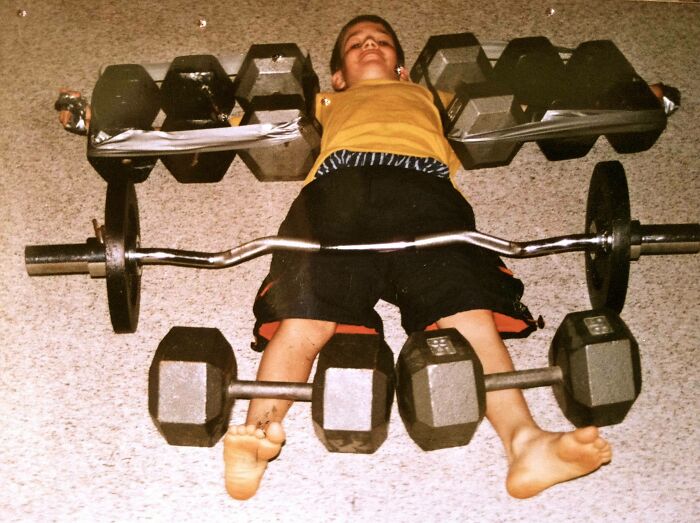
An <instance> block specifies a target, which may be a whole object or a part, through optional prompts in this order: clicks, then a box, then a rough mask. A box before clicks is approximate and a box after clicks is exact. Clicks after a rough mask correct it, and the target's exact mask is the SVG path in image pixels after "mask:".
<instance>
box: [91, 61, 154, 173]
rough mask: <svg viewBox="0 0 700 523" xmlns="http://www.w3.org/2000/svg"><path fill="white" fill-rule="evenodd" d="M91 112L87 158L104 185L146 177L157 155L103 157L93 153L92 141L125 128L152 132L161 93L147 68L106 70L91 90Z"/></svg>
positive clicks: (124, 67)
mask: <svg viewBox="0 0 700 523" xmlns="http://www.w3.org/2000/svg"><path fill="white" fill-rule="evenodd" d="M91 109H92V119H91V120H90V130H89V136H88V149H87V157H88V161H89V162H90V164H91V165H92V166H93V168H94V169H95V170H96V171H97V172H98V173H99V174H100V176H102V177H103V178H104V179H105V180H106V181H107V182H111V181H115V180H124V179H129V180H131V181H133V182H142V181H144V180H145V179H146V178H148V175H149V174H150V172H151V170H152V169H153V167H154V166H155V164H156V162H157V161H158V157H157V156H132V157H129V156H124V157H118V158H114V157H110V158H105V157H100V156H94V155H93V154H92V153H93V151H94V146H93V142H94V140H95V139H96V137H97V136H98V135H101V134H102V133H105V134H107V135H110V136H113V135H115V134H118V133H120V132H122V131H126V130H128V129H141V130H145V131H148V130H151V129H152V125H153V121H154V120H155V117H156V115H157V114H158V111H159V110H160V92H159V90H158V86H156V83H155V82H154V81H153V78H151V76H150V75H149V74H148V72H146V69H144V68H143V66H140V65H134V64H121V65H110V66H109V67H107V68H105V70H104V71H103V72H102V74H101V75H100V78H99V79H98V80H97V83H96V84H95V88H94V89H93V91H92V103H91Z"/></svg>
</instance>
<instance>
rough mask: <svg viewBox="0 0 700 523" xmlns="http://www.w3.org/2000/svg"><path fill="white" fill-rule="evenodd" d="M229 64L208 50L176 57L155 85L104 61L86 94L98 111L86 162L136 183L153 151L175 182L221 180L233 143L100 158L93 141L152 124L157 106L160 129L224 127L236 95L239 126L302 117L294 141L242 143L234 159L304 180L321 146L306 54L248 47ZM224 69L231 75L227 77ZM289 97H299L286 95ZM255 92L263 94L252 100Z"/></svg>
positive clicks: (266, 177) (268, 177) (282, 47)
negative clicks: (222, 146)
mask: <svg viewBox="0 0 700 523" xmlns="http://www.w3.org/2000/svg"><path fill="white" fill-rule="evenodd" d="M228 65H229V66H231V64H228ZM229 68H230V69H231V70H230V71H227V70H225V69H224V67H223V66H222V65H221V63H220V62H219V60H218V59H217V58H216V57H214V56H211V55H191V56H179V57H176V58H175V59H174V60H173V62H172V63H171V64H170V66H169V68H168V70H167V72H166V73H165V75H164V77H163V78H162V85H161V87H160V90H159V89H158V86H157V85H156V82H155V80H154V79H153V78H152V77H151V76H150V75H149V73H148V71H147V69H146V68H144V67H143V66H140V65H114V66H109V67H107V68H106V69H105V70H104V72H103V74H102V75H101V76H100V78H99V79H98V81H97V83H96V85H95V89H94V91H93V95H92V98H93V105H94V104H96V105H97V108H98V109H97V111H96V112H95V111H93V114H94V116H93V120H92V123H91V130H90V133H89V139H88V159H89V161H90V163H91V164H92V165H93V167H95V169H96V170H97V171H98V173H100V175H102V177H103V178H105V180H107V181H108V182H110V181H115V180H120V179H124V178H127V179H129V180H131V181H132V182H135V183H138V182H142V181H144V180H145V179H146V178H147V177H148V175H149V174H150V171H151V170H152V169H153V166H154V165H155V163H156V162H157V159H158V157H159V156H160V157H161V159H162V160H163V163H164V165H165V166H166V167H167V168H168V170H169V171H170V172H171V173H172V174H173V176H174V177H175V178H176V179H177V180H178V181H180V182H183V183H193V182H217V181H220V180H221V179H222V178H223V176H224V175H225V174H226V171H227V170H228V168H229V166H230V164H231V162H232V161H233V158H234V156H235V153H236V151H235V150H234V149H233V146H232V147H231V148H230V149H227V150H215V151H199V152H195V153H190V152H185V153H183V152H173V151H167V150H156V151H154V154H153V155H148V156H144V155H143V153H140V154H138V155H129V154H128V153H125V154H124V155H123V156H118V157H105V156H104V155H101V154H100V152H99V151H98V150H97V147H96V144H97V143H98V142H101V141H104V139H105V137H106V136H114V135H117V134H119V133H121V132H122V131H126V130H129V129H139V130H143V131H150V130H152V125H153V122H154V119H155V117H156V115H157V114H158V111H159V109H160V107H161V105H162V108H163V111H164V112H165V114H166V115H167V116H166V118H165V121H164V122H163V125H162V127H161V129H160V130H161V131H163V132H177V131H185V130H203V131H204V130H206V129H213V128H218V127H228V126H229V123H228V118H229V116H230V114H231V113H232V110H233V107H234V104H235V100H238V102H239V104H240V105H241V107H242V108H243V109H244V110H245V114H244V116H243V119H242V120H241V124H242V125H245V124H248V123H263V122H265V123H287V122H290V121H292V120H294V118H295V117H297V116H301V117H302V122H301V123H300V131H301V136H300V137H298V138H297V139H295V140H293V141H292V142H285V143H282V144H279V143H276V144H266V147H255V148H246V149H243V150H242V151H241V157H242V159H243V160H244V162H245V163H246V165H248V167H249V168H250V169H251V170H252V171H253V172H254V174H255V176H256V177H257V178H258V179H259V180H261V181H281V180H301V179H303V178H304V177H305V176H306V175H307V174H308V169H309V168H310V166H311V165H312V164H313V161H314V160H315V158H316V156H317V155H318V146H319V144H320V127H319V125H318V123H317V122H316V121H315V118H314V97H315V94H316V93H317V92H318V91H319V82H318V77H317V76H316V74H315V72H314V70H313V66H312V64H311V59H310V57H309V56H308V53H304V52H302V51H301V50H300V49H299V47H298V46H297V45H296V44H263V45H253V46H251V48H250V50H249V51H248V53H247V54H246V55H245V57H244V58H243V59H242V61H241V62H240V65H239V66H238V67H237V68H235V67H234V68H233V69H232V68H231V67H229ZM234 69H235V70H234ZM230 74H235V78H234V80H233V81H232V80H231V78H230V77H229V75H230ZM159 79H160V78H159ZM294 96H296V97H297V98H299V99H301V102H298V100H297V99H293V100H292V97H294ZM257 97H261V98H262V100H261V101H259V102H258V103H257V105H255V106H254V105H253V103H254V100H255V99H256V98H257ZM141 112H143V114H140V113H141ZM105 115H107V116H108V117H109V118H106V117H105ZM258 145H259V144H258ZM134 147H135V148H136V149H139V148H141V149H142V147H143V146H134ZM218 149H220V148H218ZM309 158H311V160H309ZM272 159H274V160H276V161H272ZM307 166H308V168H307Z"/></svg>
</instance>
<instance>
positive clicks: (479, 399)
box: [396, 329, 486, 450]
mask: <svg viewBox="0 0 700 523" xmlns="http://www.w3.org/2000/svg"><path fill="white" fill-rule="evenodd" d="M396 372H397V378H398V381H397V389H396V392H397V401H398V406H399V413H400V414H401V418H402V419H403V422H404V425H405V426H406V430H407V431H408V434H409V436H410V437H411V439H413V441H415V442H416V443H417V444H418V446H419V447H420V448H422V449H423V450H435V449H442V448H446V447H456V446H459V445H466V444H467V443H469V441H470V440H471V438H472V436H473V435H474V432H475V431H476V428H477V427H478V425H479V423H480V422H481V420H482V419H483V417H484V413H485V409H486V392H485V390H484V373H483V369H482V367H481V362H480V361H479V359H478V358H477V356H476V353H475V352H474V349H473V348H472V347H471V345H469V343H468V342H467V340H465V339H464V337H463V336H462V335H461V334H460V333H459V332H458V331H457V330H455V329H441V330H436V331H429V332H416V333H414V334H412V335H411V336H410V337H409V338H408V340H407V341H406V343H405V344H404V346H403V348H402V349H401V353H400V354H399V358H398V361H397V364H396Z"/></svg>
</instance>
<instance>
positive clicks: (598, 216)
mask: <svg viewBox="0 0 700 523" xmlns="http://www.w3.org/2000/svg"><path fill="white" fill-rule="evenodd" d="M586 232H587V233H590V234H597V235H600V234H603V235H605V236H606V237H608V238H609V244H608V245H606V246H605V247H603V248H599V249H596V250H593V251H586V252H585V253H584V255H585V257H586V282H587V283H588V295H589V297H590V300H591V305H592V306H593V307H594V308H599V307H608V308H610V309H612V310H614V311H615V312H617V313H620V312H622V308H623V307H624V305H625V296H626V295H627V283H628V280H629V271H630V202H629V191H628V190H627V178H626V177H625V170H624V168H623V167H622V164H621V163H620V162H617V161H613V162H600V163H598V164H597V165H596V166H595V169H594V170H593V176H592V177H591V183H590V186H589V188H588V201H587V203H586Z"/></svg>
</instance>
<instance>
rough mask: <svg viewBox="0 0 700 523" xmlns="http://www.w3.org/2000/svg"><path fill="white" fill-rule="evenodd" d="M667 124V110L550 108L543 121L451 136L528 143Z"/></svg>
mask: <svg viewBox="0 0 700 523" xmlns="http://www.w3.org/2000/svg"><path fill="white" fill-rule="evenodd" d="M665 125H666V113H665V112H664V110H663V109H647V110H639V111H617V110H611V111H605V110H590V111H589V110H585V111H582V110H579V111H577V110H549V111H547V112H546V113H545V115H544V117H543V118H542V120H541V121H539V122H532V123H525V124H521V125H514V126H512V127H507V128H505V129H499V130H496V131H488V132H484V133H474V134H468V133H466V132H465V131H464V130H463V129H455V130H453V131H452V132H451V133H449V134H448V136H447V137H448V139H450V140H453V141H455V142H463V143H486V142H497V141H519V142H528V141H534V140H543V139H547V138H574V137H577V136H584V135H591V134H599V135H600V134H612V133H633V132H634V133H638V132H644V131H652V130H656V129H663V128H664V126H665ZM582 131H584V132H582Z"/></svg>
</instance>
